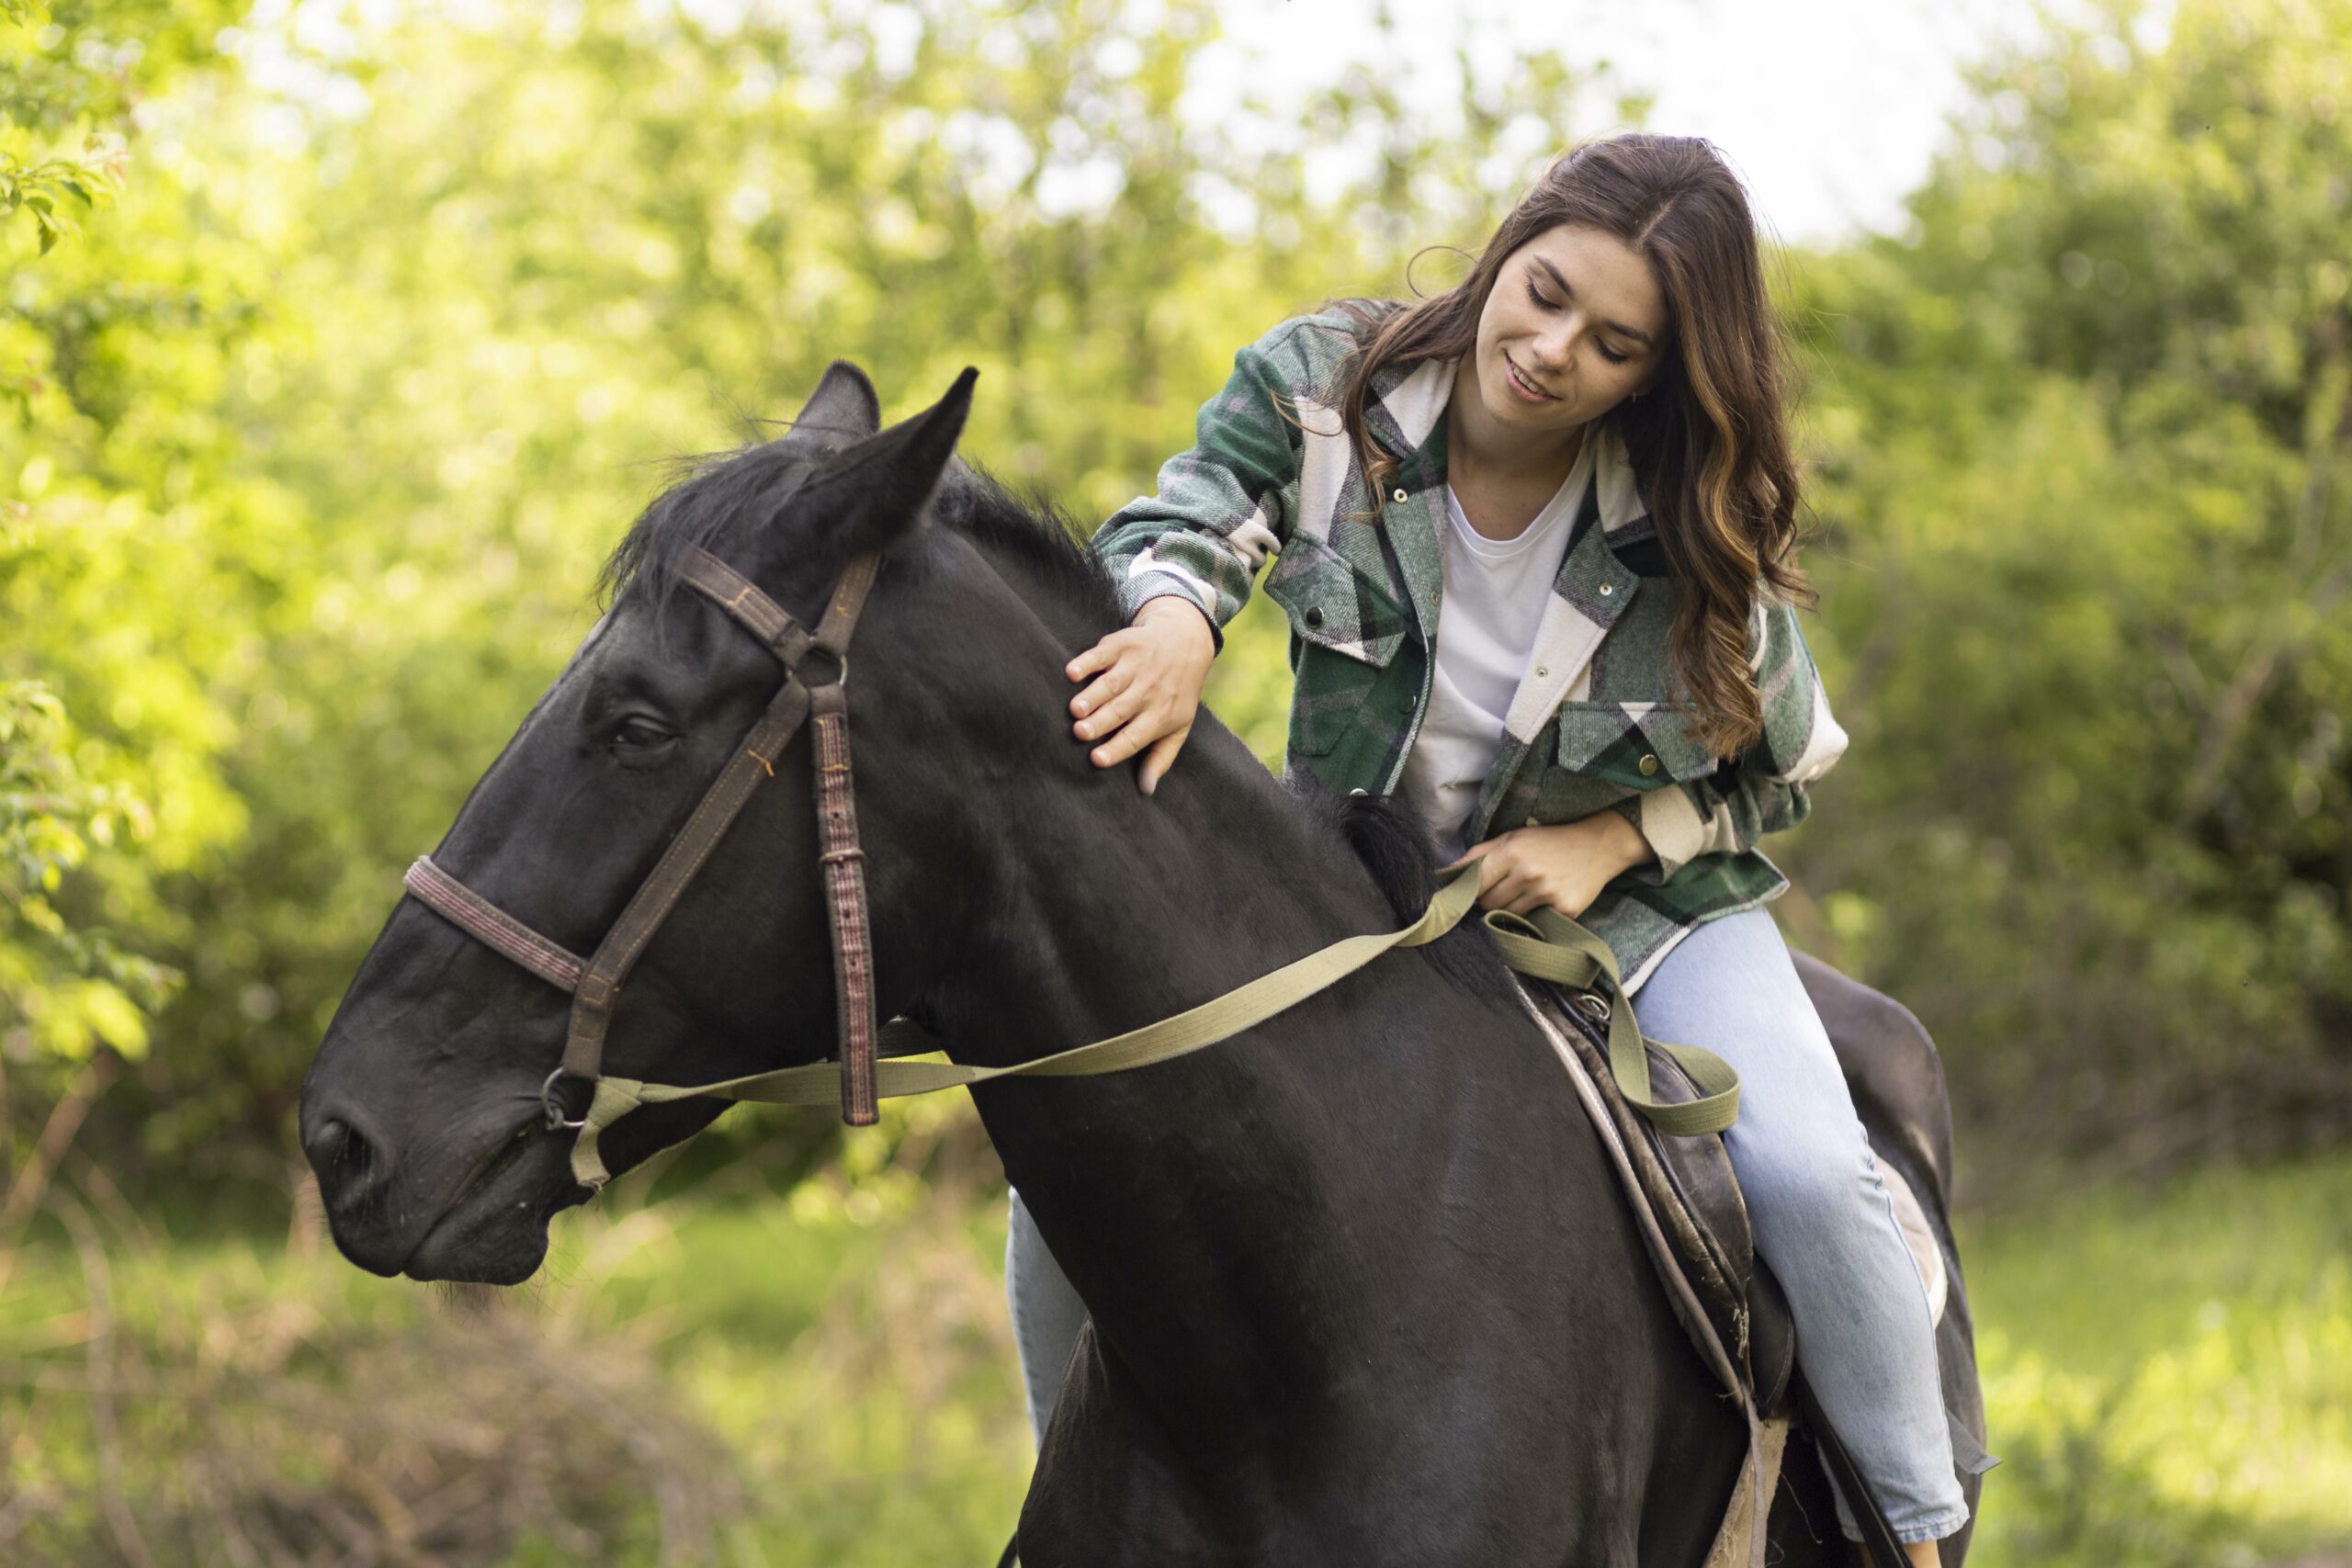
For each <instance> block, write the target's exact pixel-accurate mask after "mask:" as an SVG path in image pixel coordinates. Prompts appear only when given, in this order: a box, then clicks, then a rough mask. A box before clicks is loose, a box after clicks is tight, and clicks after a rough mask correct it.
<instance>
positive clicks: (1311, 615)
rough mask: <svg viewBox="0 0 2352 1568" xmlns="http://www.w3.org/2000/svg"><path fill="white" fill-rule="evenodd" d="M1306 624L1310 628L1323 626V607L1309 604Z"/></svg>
mask: <svg viewBox="0 0 2352 1568" xmlns="http://www.w3.org/2000/svg"><path fill="white" fill-rule="evenodd" d="M1306 624H1307V625H1308V626H1321V625H1322V624H1323V606H1322V605H1320V604H1309V605H1308V606H1307V607H1306Z"/></svg>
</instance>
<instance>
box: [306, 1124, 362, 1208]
mask: <svg viewBox="0 0 2352 1568" xmlns="http://www.w3.org/2000/svg"><path fill="white" fill-rule="evenodd" d="M302 1152H303V1153H304V1154H305V1155H308V1156H310V1160H311V1169H312V1170H314V1171H316V1172H317V1173H318V1177H319V1197H320V1199H321V1201H323V1202H324V1203H325V1204H326V1206H327V1207H328V1208H330V1209H334V1208H339V1207H342V1206H344V1205H346V1204H349V1203H353V1202H356V1201H359V1200H360V1199H361V1198H364V1197H365V1196H366V1195H367V1192H368V1188H369V1187H370V1186H371V1185H373V1184H372V1183H371V1182H370V1181H369V1179H368V1177H369V1173H370V1170H371V1168H373V1167H374V1165H375V1163H376V1162H375V1157H374V1155H375V1151H374V1150H373V1149H372V1148H371V1147H370V1146H369V1145H368V1139H367V1136H366V1134H362V1133H361V1132H360V1131H359V1129H358V1128H356V1127H355V1126H353V1125H352V1124H351V1123H350V1122H346V1121H345V1120H344V1119H343V1118H342V1117H340V1116H322V1117H321V1118H319V1120H318V1122H317V1123H316V1124H315V1125H313V1126H312V1127H311V1129H310V1130H309V1131H308V1132H307V1133H305V1134H303V1138H302Z"/></svg>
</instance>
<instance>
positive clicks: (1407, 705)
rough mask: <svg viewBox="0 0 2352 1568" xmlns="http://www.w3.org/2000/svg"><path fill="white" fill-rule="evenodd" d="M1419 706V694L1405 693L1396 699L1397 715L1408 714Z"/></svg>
mask: <svg viewBox="0 0 2352 1568" xmlns="http://www.w3.org/2000/svg"><path fill="white" fill-rule="evenodd" d="M1420 705H1421V694H1420V693H1419V692H1407V693H1406V694H1404V695H1403V696H1401V697H1398V698H1397V712H1399V713H1410V712H1412V711H1413V710H1414V709H1415V708H1417V707H1419V706H1420Z"/></svg>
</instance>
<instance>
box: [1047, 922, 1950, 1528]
mask: <svg viewBox="0 0 2352 1568" xmlns="http://www.w3.org/2000/svg"><path fill="white" fill-rule="evenodd" d="M1634 1017H1635V1018H1637V1019H1638V1020H1640V1021H1641V1025H1642V1032H1643V1033H1645V1034H1647V1035H1649V1036H1651V1037H1652V1038H1653V1039H1657V1040H1670V1041H1673V1042H1675V1043H1677V1044H1683V1045H1703V1046H1705V1047H1706V1048H1707V1049H1709V1050H1711V1051H1713V1052H1714V1053H1715V1054H1716V1055H1720V1056H1722V1057H1723V1058H1724V1060H1725V1061H1727V1062H1729V1063H1730V1064H1731V1065H1732V1066H1734V1067H1735V1068H1736V1069H1737V1070H1738V1072H1739V1077H1740V1086H1741V1087H1740V1091H1739V1120H1738V1121H1737V1122H1736V1123H1735V1124H1734V1125H1733V1126H1732V1128H1731V1130H1730V1131H1729V1132H1728V1133H1726V1134H1724V1148H1725V1150H1726V1151H1727V1152H1728V1153H1729V1155H1730V1156H1731V1162H1732V1168H1733V1169H1734V1170H1736V1172H1737V1173H1738V1175H1739V1182H1740V1187H1741V1189H1742V1190H1743V1191H1744V1192H1745V1193H1746V1195H1747V1212H1748V1220H1749V1224H1751V1225H1752V1226H1753V1227H1754V1229H1755V1233H1756V1250H1757V1252H1758V1255H1760V1256H1761V1257H1762V1258H1764V1260H1765V1261H1766V1262H1767V1263H1770V1265H1771V1266H1772V1272H1773V1273H1774V1274H1775V1275H1777V1276H1778V1277H1779V1278H1780V1280H1781V1285H1782V1287H1783V1289H1785V1290H1786V1292H1787V1293H1788V1298H1789V1306H1790V1309H1791V1310H1792V1312H1793V1314H1795V1317H1796V1323H1797V1359H1798V1362H1799V1364H1800V1365H1801V1366H1802V1367H1803V1368H1804V1375H1805V1381H1806V1382H1808V1383H1810V1384H1812V1386H1813V1391H1814V1395H1815V1398H1817V1399H1818V1400H1819V1401H1820V1402H1821V1408H1822V1412H1823V1414H1825V1415H1826V1416H1828V1417H1829V1420H1830V1422H1831V1424H1832V1425H1833V1426H1835V1427H1837V1429H1838V1437H1839V1438H1842V1439H1843V1440H1844V1442H1845V1444H1846V1447H1847V1449H1848V1450H1849V1452H1850V1453H1851V1454H1852V1455H1853V1459H1854V1463H1855V1466H1856V1468H1858V1469H1859V1470H1860V1471H1861V1472H1862V1475H1863V1478H1864V1479H1865V1480H1867V1481H1868V1482H1869V1483H1870V1484H1871V1490H1872V1491H1874V1492H1875V1493H1876V1494H1877V1496H1878V1500H1879V1505H1880V1506H1882V1507H1883V1508H1884V1509H1885V1510H1886V1515H1887V1523H1888V1524H1889V1525H1891V1526H1893V1527H1894V1533H1895V1536H1896V1538H1897V1539H1898V1540H1905V1541H1919V1540H1941V1539H1943V1538H1944V1537H1945V1536H1948V1535H1950V1534H1951V1533H1952V1532H1953V1531H1954V1530H1956V1529H1959V1528H1960V1527H1961V1526H1962V1524H1963V1523H1965V1522H1966V1521H1967V1518H1968V1505H1967V1502H1966V1500H1965V1499H1964V1498H1963V1496H1962V1494H1961V1490H1960V1480H1959V1476H1958V1473H1957V1472H1956V1470H1955V1468H1954V1466H1953V1463H1952V1452H1951V1432H1950V1430H1949V1428H1948V1427H1946V1425H1945V1420H1944V1407H1943V1390H1942V1382H1941V1373H1940V1372H1939V1371H1938V1369H1937V1363H1936V1348H1935V1330H1934V1327H1933V1325H1932V1324H1931V1323H1930V1322H1929V1319H1928V1292H1927V1284H1926V1282H1925V1281H1924V1280H1921V1279H1920V1277H1919V1270H1918V1268H1917V1265H1916V1264H1914V1263H1913V1262H1912V1261H1911V1252H1910V1248H1909V1247H1905V1245H1904V1241H1903V1235H1902V1232H1901V1231H1900V1230H1899V1229H1897V1228H1896V1225H1895V1220H1894V1201H1893V1200H1891V1199H1890V1198H1889V1197H1888V1196H1887V1191H1886V1184H1885V1182H1884V1181H1883V1180H1882V1179H1880V1177H1879V1173H1878V1163H1877V1161H1876V1160H1875V1159H1873V1158H1872V1157H1871V1150H1870V1145H1869V1142H1868V1141H1867V1139H1866V1137H1865V1136H1864V1134H1863V1131H1862V1123H1861V1120H1860V1117H1858V1116H1857V1115H1856V1114H1855V1113H1854V1102H1853V1098H1852V1096H1851V1095H1849V1093H1848V1092H1847V1089H1846V1079H1845V1075H1844V1074H1843V1073H1842V1072H1840V1071H1839V1070H1838V1058H1837V1056H1836V1055H1835V1054H1834V1053H1833V1052H1832V1051H1831V1049H1830V1046H1829V1036H1828V1034H1827V1032H1826V1031H1824V1030H1823V1028H1822V1026H1821V1019H1820V1017H1819V1015H1817V1014H1816V1013H1815V1011H1814V1010H1813V1002H1812V999H1811V998H1809V997H1807V996H1806V995H1805V990H1804V983H1803V982H1802V981H1800V980H1799V979H1798V978H1797V972H1796V966H1795V964H1792V962H1791V961H1790V958H1789V950H1788V946H1787V944H1786V943H1785V942H1782V941H1781V932H1780V929H1779V928H1778V927H1777V926H1775V925H1774V924H1773V923H1772V917H1771V916H1770V914H1769V913H1767V912H1766V911H1765V910H1763V909H1760V908H1758V909H1748V910H1745V911H1743V912H1741V913H1739V914H1736V915H1724V916H1721V917H1718V918H1717V919H1712V920H1709V921H1708V922H1706V923H1705V924H1704V925H1702V926H1700V927H1699V928H1698V929H1697V930H1696V931H1692V932H1691V934H1690V935H1689V936H1687V937H1684V938H1683V939H1682V941H1681V942H1680V943H1679V945H1678V946H1676V947H1675V949H1674V950H1673V951H1672V952H1670V953H1668V954H1667V955H1666V957H1665V959H1664V960H1663V961H1662V962H1660V963H1659V964H1658V966H1657V968H1656V969H1654V970H1653V971H1651V973H1650V977H1649V979H1648V980H1647V981H1646V982H1645V983H1644V985H1643V986H1642V987H1641V989H1640V990H1639V991H1637V992H1636V993H1635V994H1634ZM1561 1092H1562V1093H1564V1094H1565V1093H1566V1092H1568V1090H1567V1088H1566V1085H1563V1086H1562V1088H1561ZM1004 1273H1005V1290H1006V1293H1007V1294H1008V1295H1009V1296H1010V1297H1011V1298H1012V1325H1013V1338H1014V1342H1015V1343H1016V1344H1017V1345H1018V1346H1019V1347H1020V1351H1021V1374H1022V1379H1023V1382H1024V1383H1025V1384H1026V1386H1027V1390H1028V1396H1029V1420H1030V1424H1031V1426H1032V1427H1034V1428H1035V1431H1036V1432H1037V1433H1038V1434H1039V1436H1040V1437H1042V1436H1043V1434H1044V1432H1045V1429H1046V1417H1047V1416H1050V1415H1051V1414H1052V1413H1053V1405H1054V1396H1055V1394H1056V1393H1057V1391H1058V1390H1059V1389H1060V1387H1061V1378H1062V1369H1063V1368H1064V1367H1065V1366H1066V1365H1068V1363H1069V1357H1070V1350H1071V1348H1072V1347H1073V1345H1074V1344H1075V1343H1076V1341H1077V1338H1078V1331H1079V1327H1080V1325H1082V1324H1083V1323H1084V1322H1085V1321H1086V1306H1085V1303H1082V1302H1080V1300H1079V1299H1078V1292H1075V1291H1073V1290H1071V1289H1070V1286H1069V1280H1067V1279H1065V1278H1064V1277H1063V1275H1062V1271H1061V1269H1059V1268H1058V1267H1057V1265H1056V1264H1055V1262H1054V1258H1053V1255H1052V1254H1051V1253H1050V1252H1048V1251H1046V1244H1045V1241H1044V1239H1043V1238H1041V1237H1040V1236H1039V1235H1037V1227H1036V1225H1035V1222H1033V1221H1032V1220H1031V1219H1030V1218H1029V1212H1028V1210H1027V1209H1026V1208H1024V1207H1023V1204H1022V1202H1021V1195H1020V1194H1019V1193H1018V1192H1015V1193H1014V1194H1013V1195H1012V1230H1011V1234H1010V1235H1009V1237H1008V1238H1007V1241H1006V1246H1005V1260H1004ZM1833 1490H1834V1483H1833ZM1838 1523H1839V1524H1840V1525H1841V1526H1842V1527H1843V1528H1844V1529H1845V1531H1846V1534H1847V1536H1848V1537H1849V1538H1850V1539H1854V1540H1860V1531H1859V1530H1858V1529H1856V1527H1855V1524H1854V1519H1853V1515H1852V1513H1851V1512H1850V1511H1849V1508H1848V1506H1847V1503H1846V1499H1845V1498H1844V1496H1843V1495H1839V1496H1838Z"/></svg>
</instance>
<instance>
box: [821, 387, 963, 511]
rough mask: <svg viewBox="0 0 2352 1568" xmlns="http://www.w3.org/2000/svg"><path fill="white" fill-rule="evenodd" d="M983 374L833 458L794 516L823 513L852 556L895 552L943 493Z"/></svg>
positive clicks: (827, 461)
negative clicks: (803, 511)
mask: <svg viewBox="0 0 2352 1568" xmlns="http://www.w3.org/2000/svg"><path fill="white" fill-rule="evenodd" d="M979 374H980V373H979V371H978V370H977V369H975V368H973V367H969V366H967V367H965V369H964V373H963V374H962V375H960V376H958V377H956V384H955V385H954V386H952V387H950V388H948V389H947V395H946V396H945V397H944V398H942V399H940V400H938V401H937V402H935V403H933V404H932V405H931V407H929V408H927V409H925V410H924V411H923V412H921V413H919V414H916V415H914V416H913V417H912V418H910V419H903V420H900V421H899V423H896V424H894V425H892V426H891V427H890V428H889V429H888V430H886V431H883V432H882V433H881V434H878V435H873V436H869V437H867V438H866V439H865V440H864V441H861V442H859V443H858V444H857V445H856V446H850V447H847V448H844V449H843V450H842V451H840V452H838V453H835V454H834V455H833V456H832V457H829V458H827V459H826V460H825V462H824V464H823V466H822V467H820V468H819V469H818V470H817V472H816V473H815V474H814V475H813V476H812V477H811V478H810V479H809V482H808V483H807V484H806V485H804V486H803V487H802V488H801V490H800V491H799V492H798V493H797V495H796V496H795V497H794V498H793V502H794V507H795V509H796V510H797V509H798V508H799V507H801V506H804V505H806V506H812V507H821V508H822V509H823V513H822V515H823V516H825V518H826V523H825V526H827V527H829V528H831V529H832V530H834V531H835V532H837V533H845V534H847V535H848V537H847V538H845V539H844V540H842V544H843V546H844V547H845V548H846V549H847V550H848V551H849V552H850V553H851V554H862V553H863V552H865V551H866V550H874V549H882V548H886V547H888V545H889V544H890V542H891V541H892V540H894V539H896V538H898V537H899V536H900V535H902V534H904V533H905V532H907V530H909V529H910V528H911V527H913V526H914V525H915V523H916V521H917V520H918V519H919V518H920V517H921V516H922V509H923V507H924V505H925V504H926V503H928V502H930V500H931V495H932V491H934V490H936V489H938V488H939V479H940V476H941V475H942V474H944V473H945V472H946V471H947V462H948V459H949V458H951V457H955V455H956V437H958V436H959V435H961V434H963V431H964V418H965V416H966V415H967V414H968V413H969V412H971V409H972V383H973V382H974V381H976V380H978V378H979Z"/></svg>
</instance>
